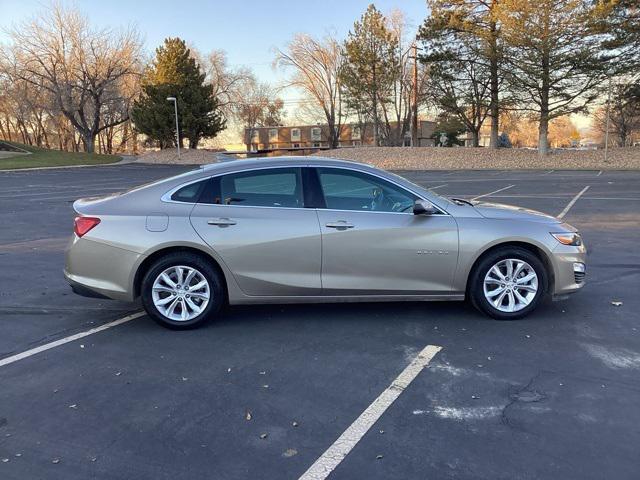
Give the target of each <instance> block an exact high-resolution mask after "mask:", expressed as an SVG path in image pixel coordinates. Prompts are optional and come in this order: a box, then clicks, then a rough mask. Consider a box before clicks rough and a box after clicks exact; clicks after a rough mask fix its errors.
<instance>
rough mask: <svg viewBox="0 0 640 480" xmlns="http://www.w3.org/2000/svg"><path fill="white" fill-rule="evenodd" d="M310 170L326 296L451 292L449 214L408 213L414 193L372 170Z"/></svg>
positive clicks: (454, 244)
mask: <svg viewBox="0 0 640 480" xmlns="http://www.w3.org/2000/svg"><path fill="white" fill-rule="evenodd" d="M317 172H318V178H319V181H320V186H321V188H322V191H323V193H324V199H325V203H326V208H324V209H318V219H319V222H320V228H321V231H322V286H323V293H324V294H325V295H343V294H354V295H368V294H371V295H373V294H388V295H394V294H398V295H400V294H431V293H433V294H438V293H450V292H451V291H452V283H453V276H454V273H455V269H456V265H457V259H458V228H457V224H456V222H455V220H454V219H453V218H452V217H451V216H450V215H447V214H444V213H443V214H435V215H413V213H412V212H413V203H414V201H415V199H416V198H417V197H416V196H415V195H414V194H413V193H411V192H409V191H407V190H405V189H404V188H402V187H399V186H397V185H395V184H393V183H391V182H388V181H386V180H384V179H381V178H379V177H376V176H374V175H369V174H367V173H364V172H357V171H353V170H348V169H340V168H318V169H317Z"/></svg>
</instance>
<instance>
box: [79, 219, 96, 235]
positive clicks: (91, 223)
mask: <svg viewBox="0 0 640 480" xmlns="http://www.w3.org/2000/svg"><path fill="white" fill-rule="evenodd" d="M99 223H100V219H99V218H96V217H76V219H75V220H74V221H73V231H74V232H76V235H77V236H79V237H82V236H83V235H85V234H86V233H87V232H88V231H89V230H91V229H92V228H93V227H95V226H96V225H98V224H99Z"/></svg>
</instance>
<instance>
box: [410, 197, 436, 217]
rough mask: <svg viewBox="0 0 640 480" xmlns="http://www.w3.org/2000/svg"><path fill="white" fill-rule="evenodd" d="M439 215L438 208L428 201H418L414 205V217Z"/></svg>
mask: <svg viewBox="0 0 640 480" xmlns="http://www.w3.org/2000/svg"><path fill="white" fill-rule="evenodd" d="M435 213H437V210H436V207H434V206H433V204H432V203H431V202H428V201H427V200H422V199H418V200H416V201H415V202H414V203H413V214H414V215H433V214H435Z"/></svg>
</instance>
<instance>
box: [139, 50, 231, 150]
mask: <svg viewBox="0 0 640 480" xmlns="http://www.w3.org/2000/svg"><path fill="white" fill-rule="evenodd" d="M167 97H176V99H177V102H178V117H179V123H180V136H181V137H185V138H187V139H188V140H189V148H196V147H197V146H198V143H199V142H200V140H201V139H202V138H203V137H215V136H216V134H217V133H218V132H219V131H221V130H223V129H224V128H225V120H224V118H223V116H222V114H221V112H220V110H219V107H218V101H217V99H216V98H215V96H214V94H213V88H212V86H211V85H210V84H207V83H205V74H204V73H203V72H202V71H201V69H200V66H199V65H198V63H197V62H196V61H195V60H194V59H193V58H192V57H191V52H190V51H189V49H188V48H187V46H186V44H185V42H184V40H181V39H179V38H168V39H166V40H165V41H164V45H162V46H160V47H158V48H157V49H156V57H155V59H154V60H153V62H152V64H151V65H150V66H149V67H148V68H147V70H146V71H145V74H144V77H143V82H142V96H141V98H140V99H139V100H138V101H136V102H135V104H134V107H133V110H132V112H131V116H132V118H133V121H134V123H135V125H136V128H137V129H138V131H140V132H141V133H144V134H145V135H147V136H148V137H149V138H151V139H153V140H156V141H157V142H158V143H159V144H160V147H161V148H165V147H169V146H172V145H175V139H176V133H175V117H174V109H173V103H171V102H169V101H167Z"/></svg>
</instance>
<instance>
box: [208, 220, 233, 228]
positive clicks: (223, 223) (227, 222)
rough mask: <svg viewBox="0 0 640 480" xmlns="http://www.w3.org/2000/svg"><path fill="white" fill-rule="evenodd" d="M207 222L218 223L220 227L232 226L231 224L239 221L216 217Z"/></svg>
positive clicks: (210, 223)
mask: <svg viewBox="0 0 640 480" xmlns="http://www.w3.org/2000/svg"><path fill="white" fill-rule="evenodd" d="M207 223H208V224H209V225H217V226H218V227H230V226H231V225H235V224H236V223H237V222H236V221H235V220H231V219H230V218H214V219H211V220H209V221H208V222H207Z"/></svg>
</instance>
